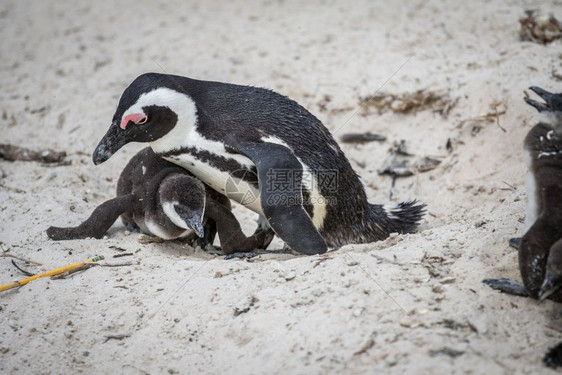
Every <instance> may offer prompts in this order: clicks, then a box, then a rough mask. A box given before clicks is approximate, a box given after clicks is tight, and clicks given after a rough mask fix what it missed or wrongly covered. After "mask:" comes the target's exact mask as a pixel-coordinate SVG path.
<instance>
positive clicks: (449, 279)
mask: <svg viewBox="0 0 562 375" xmlns="http://www.w3.org/2000/svg"><path fill="white" fill-rule="evenodd" d="M455 281H457V279H456V278H455V277H451V276H449V277H445V278H443V279H442V280H440V281H439V282H440V283H441V284H452V283H454V282H455Z"/></svg>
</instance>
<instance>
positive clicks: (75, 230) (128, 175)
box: [47, 148, 273, 254]
mask: <svg viewBox="0 0 562 375" xmlns="http://www.w3.org/2000/svg"><path fill="white" fill-rule="evenodd" d="M119 216H121V217H122V220H123V223H124V224H125V226H127V227H128V228H140V229H141V230H142V231H143V232H145V233H147V234H151V235H155V236H158V237H160V238H162V239H165V240H171V239H176V238H193V237H194V236H195V235H196V236H197V237H200V238H204V239H203V241H202V243H203V244H205V243H209V244H212V243H213V240H214V237H215V234H216V233H217V232H218V235H219V239H220V241H221V246H222V249H223V251H224V252H225V253H226V254H231V253H234V252H248V251H252V250H254V249H263V248H266V247H267V246H268V245H269V242H271V240H272V238H273V233H272V232H271V231H270V230H259V231H257V232H256V233H255V234H254V235H252V236H250V237H246V236H245V235H244V233H243V232H242V230H241V228H240V224H239V223H238V221H237V220H236V218H235V217H234V215H233V214H232V212H231V211H230V201H229V200H228V199H227V198H226V197H224V196H223V195H220V194H218V193H216V192H214V191H213V190H212V189H210V188H208V187H206V186H205V185H204V184H203V183H202V182H201V181H199V180H198V179H197V178H195V177H194V176H192V175H191V174H190V173H189V172H187V171H186V170H185V169H183V168H179V167H177V166H176V165H174V164H172V163H169V162H167V161H165V160H163V159H162V158H159V157H158V156H157V155H156V154H155V153H154V152H153V151H152V150H151V149H150V148H145V149H143V150H141V151H140V152H139V153H138V154H137V155H135V156H134V157H133V158H132V159H131V160H130V161H129V163H128V164H127V166H126V167H125V169H124V170H123V172H122V173H121V175H120V177H119V181H118V183H117V197H116V198H113V199H110V200H108V201H106V202H104V203H102V204H101V205H100V206H98V207H97V208H96V209H95V210H94V212H93V213H92V214H91V215H90V217H89V218H88V219H87V220H86V221H84V222H83V223H82V224H80V225H79V226H77V227H71V228H59V227H50V228H49V229H47V235H48V236H49V238H51V239H53V240H70V239H78V238H87V237H94V238H102V237H103V235H104V234H105V233H106V232H107V230H108V229H109V228H110V227H111V225H113V223H114V222H115V220H117V218H118V217H119ZM203 247H204V246H203Z"/></svg>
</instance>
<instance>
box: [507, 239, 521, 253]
mask: <svg viewBox="0 0 562 375" xmlns="http://www.w3.org/2000/svg"><path fill="white" fill-rule="evenodd" d="M521 239H522V237H513V238H510V239H509V246H511V247H513V248H514V249H515V250H519V246H521Z"/></svg>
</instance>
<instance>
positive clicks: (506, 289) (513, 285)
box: [482, 278, 529, 297]
mask: <svg viewBox="0 0 562 375" xmlns="http://www.w3.org/2000/svg"><path fill="white" fill-rule="evenodd" d="M482 282H483V283H484V284H486V285H488V286H489V287H490V288H492V289H495V290H499V291H500V292H502V293H506V294H511V295H514V296H521V297H529V292H528V291H527V289H526V288H525V285H523V284H522V283H520V282H518V281H515V280H510V279H506V278H500V279H484V280H482Z"/></svg>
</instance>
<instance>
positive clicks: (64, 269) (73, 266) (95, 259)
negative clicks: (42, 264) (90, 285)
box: [0, 255, 105, 292]
mask: <svg viewBox="0 0 562 375" xmlns="http://www.w3.org/2000/svg"><path fill="white" fill-rule="evenodd" d="M103 259H105V258H104V256H103V255H96V256H94V257H93V258H90V259H86V260H85V261H83V262H77V263H72V264H69V265H68V266H64V267H59V268H55V269H54V270H50V271H47V272H44V273H39V274H37V275H33V276H30V277H26V278H25V279H21V280H18V281H12V282H11V283H8V284H4V285H0V292H3V291H5V290H8V289H13V288H18V287H20V286H23V285H25V284H27V283H29V282H31V281H33V280H35V279H38V278H40V277H49V276H54V275H59V274H61V273H63V272H67V271H72V270H74V269H76V268H78V267H81V266H83V265H84V264H85V263H92V262H98V261H100V260H103Z"/></svg>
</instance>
